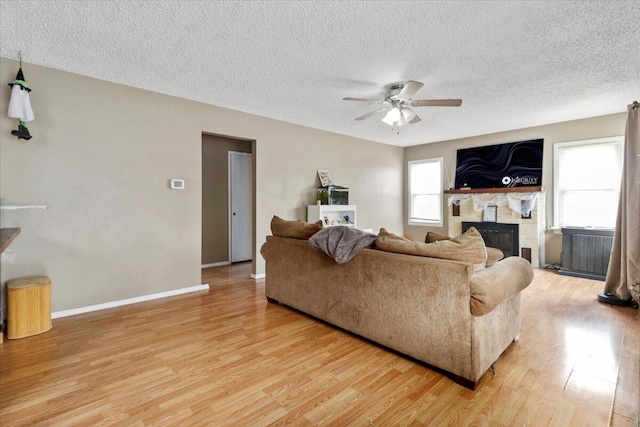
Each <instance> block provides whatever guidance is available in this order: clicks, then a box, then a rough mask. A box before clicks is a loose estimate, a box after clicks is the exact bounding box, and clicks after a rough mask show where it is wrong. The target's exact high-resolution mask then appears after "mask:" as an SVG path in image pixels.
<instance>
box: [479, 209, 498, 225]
mask: <svg viewBox="0 0 640 427" xmlns="http://www.w3.org/2000/svg"><path fill="white" fill-rule="evenodd" d="M482 222H498V207H497V206H493V205H492V206H487V207H485V208H484V209H483V210H482Z"/></svg>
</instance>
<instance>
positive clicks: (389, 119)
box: [382, 107, 402, 126]
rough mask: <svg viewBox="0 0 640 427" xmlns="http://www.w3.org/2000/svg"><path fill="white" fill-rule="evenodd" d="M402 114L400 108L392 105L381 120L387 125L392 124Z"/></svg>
mask: <svg viewBox="0 0 640 427" xmlns="http://www.w3.org/2000/svg"><path fill="white" fill-rule="evenodd" d="M401 116H402V113H401V112H400V109H399V108H397V107H393V108H392V109H391V110H389V112H388V113H387V114H386V115H385V116H384V117H383V118H382V121H383V122H385V123H386V124H388V125H389V126H393V125H394V124H395V123H396V122H397V121H398V120H399V119H400V117H401Z"/></svg>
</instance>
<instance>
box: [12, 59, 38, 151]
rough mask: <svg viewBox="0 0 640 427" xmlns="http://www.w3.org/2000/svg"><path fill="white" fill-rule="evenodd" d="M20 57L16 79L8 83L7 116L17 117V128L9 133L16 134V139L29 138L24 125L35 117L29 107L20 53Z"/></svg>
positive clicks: (27, 90) (29, 101) (28, 90)
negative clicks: (9, 88) (9, 94)
mask: <svg viewBox="0 0 640 427" xmlns="http://www.w3.org/2000/svg"><path fill="white" fill-rule="evenodd" d="M19 57H20V69H19V70H18V74H17V75H16V79H15V80H14V81H13V82H12V83H9V86H11V99H10V100H9V117H11V118H14V119H18V129H15V130H12V131H11V135H14V136H17V137H18V139H25V140H30V139H31V135H30V134H29V129H27V127H26V126H25V125H24V124H25V122H30V121H32V120H33V119H35V116H34V115H33V110H32V109H31V100H30V99H29V92H31V89H29V85H28V84H27V82H26V81H25V78H24V74H23V73H22V55H19Z"/></svg>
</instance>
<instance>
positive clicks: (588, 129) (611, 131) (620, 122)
mask: <svg viewBox="0 0 640 427" xmlns="http://www.w3.org/2000/svg"><path fill="white" fill-rule="evenodd" d="M622 108H624V106H622ZM625 120H626V114H624V113H619V114H612V115H608V116H601V117H593V118H589V119H582V120H574V121H569V122H562V123H555V124H550V125H545V126H537V127H532V128H526V129H519V130H513V131H507V132H500V133H494V134H490V135H481V136H476V137H471V138H463V139H455V140H451V141H443V142H438V143H433V144H424V145H418V146H414V147H409V148H406V149H405V152H404V181H405V182H406V181H407V162H408V161H410V160H418V159H429V158H434V157H443V158H444V171H445V178H444V183H445V188H449V182H452V181H453V179H454V174H455V165H456V150H457V149H459V148H467V147H479V146H484V145H492V144H500V143H505V142H513V141H524V140H529V139H536V138H544V158H543V166H542V186H543V187H544V188H545V201H546V218H547V220H546V224H547V226H548V227H551V226H552V225H553V224H552V222H553V214H552V213H553V144H554V143H556V142H565V141H580V140H585V139H593V138H603V137H607V136H613V135H624V128H625ZM463 125H464V124H463ZM445 204H446V200H445ZM403 206H404V209H403V222H404V232H405V234H408V235H410V236H411V237H412V239H414V240H421V241H424V237H425V235H426V234H427V231H436V232H438V233H444V234H446V230H447V227H448V225H447V221H446V218H447V216H446V215H445V216H444V218H445V223H444V226H443V227H441V228H440V227H421V226H410V225H408V222H407V215H408V212H407V199H406V195H405V198H404V201H403ZM445 209H450V207H449V206H445ZM545 240H546V244H545V258H546V259H545V262H546V263H547V264H553V263H559V262H560V252H561V250H562V236H561V235H560V234H555V233H553V231H547V232H546V234H545Z"/></svg>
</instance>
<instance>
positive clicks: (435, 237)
mask: <svg viewBox="0 0 640 427" xmlns="http://www.w3.org/2000/svg"><path fill="white" fill-rule="evenodd" d="M440 240H451V237H449V236H447V235H446V234H440V233H434V232H433V231H427V236H426V237H425V238H424V242H425V243H433V242H438V241H440Z"/></svg>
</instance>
